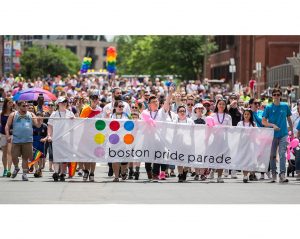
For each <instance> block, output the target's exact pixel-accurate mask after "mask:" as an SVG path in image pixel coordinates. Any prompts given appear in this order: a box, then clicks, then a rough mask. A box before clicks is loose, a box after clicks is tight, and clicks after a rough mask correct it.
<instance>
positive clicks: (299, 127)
mask: <svg viewBox="0 0 300 239" xmlns="http://www.w3.org/2000/svg"><path fill="white" fill-rule="evenodd" d="M296 129H297V130H298V131H299V130H300V121H299V122H298V125H297V128H296Z"/></svg>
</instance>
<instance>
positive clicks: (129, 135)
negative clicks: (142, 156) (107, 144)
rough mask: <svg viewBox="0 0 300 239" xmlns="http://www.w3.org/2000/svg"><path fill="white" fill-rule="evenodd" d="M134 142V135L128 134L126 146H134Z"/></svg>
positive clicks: (125, 138)
mask: <svg viewBox="0 0 300 239" xmlns="http://www.w3.org/2000/svg"><path fill="white" fill-rule="evenodd" d="M133 141H134V137H133V135H132V134H126V135H125V136H124V143H125V144H132V142H133Z"/></svg>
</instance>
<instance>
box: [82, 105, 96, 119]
mask: <svg viewBox="0 0 300 239" xmlns="http://www.w3.org/2000/svg"><path fill="white" fill-rule="evenodd" d="M100 113H101V111H100V109H95V110H93V109H92V107H91V106H89V105H86V106H84V107H83V109H82V111H81V113H80V118H93V117H95V116H96V115H98V114H100Z"/></svg>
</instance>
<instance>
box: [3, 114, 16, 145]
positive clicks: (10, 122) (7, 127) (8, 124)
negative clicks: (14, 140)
mask: <svg viewBox="0 0 300 239" xmlns="http://www.w3.org/2000/svg"><path fill="white" fill-rule="evenodd" d="M14 114H15V113H14V112H13V113H11V114H10V115H9V116H8V119H7V123H6V125H5V135H6V139H7V141H8V142H10V140H11V137H10V135H9V131H10V127H11V125H12V123H13V118H14Z"/></svg>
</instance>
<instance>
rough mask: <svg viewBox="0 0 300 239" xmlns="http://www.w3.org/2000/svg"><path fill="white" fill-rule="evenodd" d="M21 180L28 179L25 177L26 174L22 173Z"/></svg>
mask: <svg viewBox="0 0 300 239" xmlns="http://www.w3.org/2000/svg"><path fill="white" fill-rule="evenodd" d="M22 180H23V181H28V177H27V174H24V173H23V174H22Z"/></svg>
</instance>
